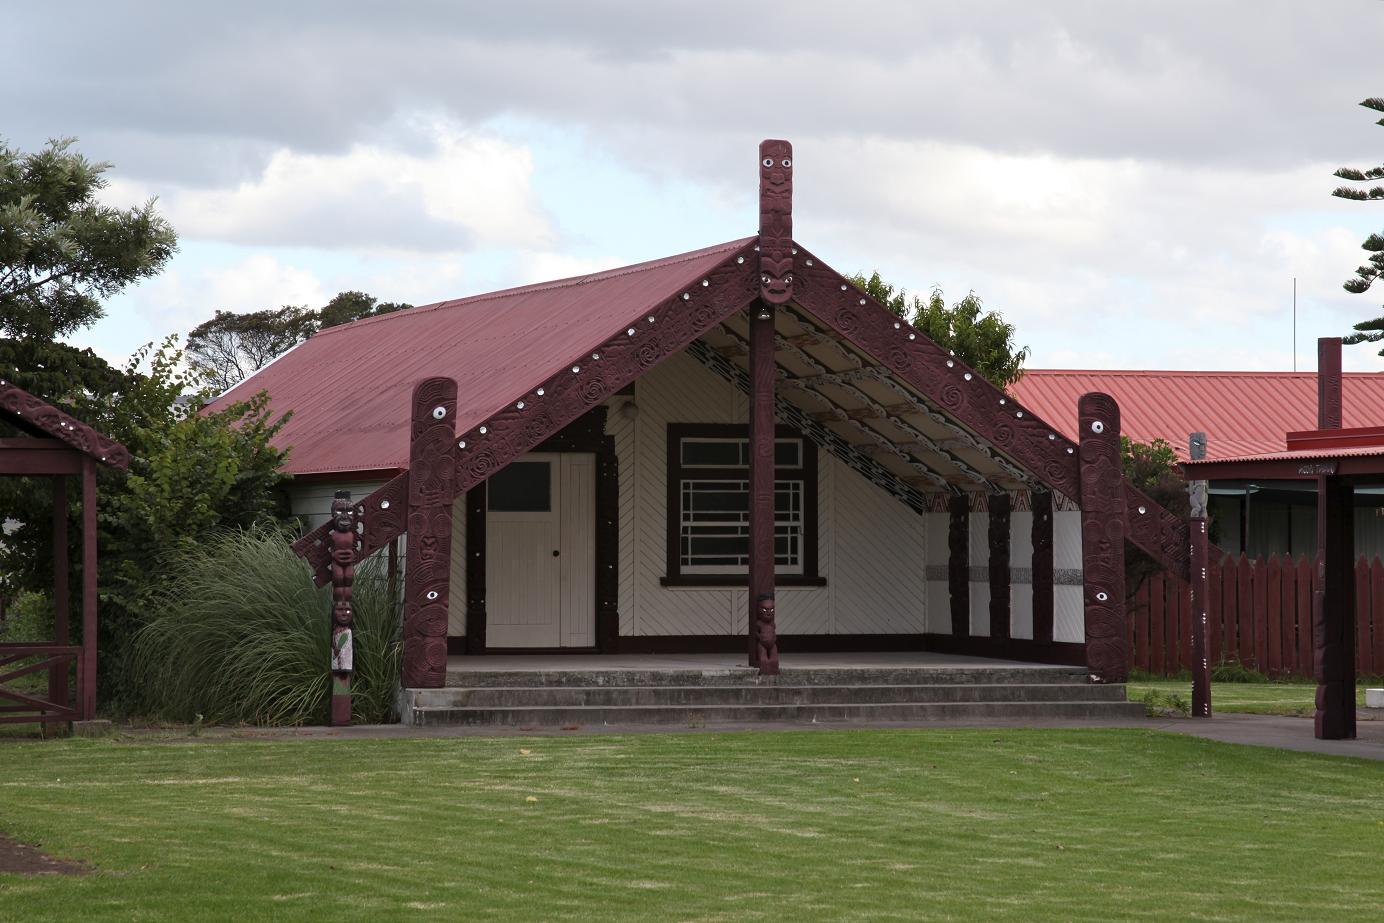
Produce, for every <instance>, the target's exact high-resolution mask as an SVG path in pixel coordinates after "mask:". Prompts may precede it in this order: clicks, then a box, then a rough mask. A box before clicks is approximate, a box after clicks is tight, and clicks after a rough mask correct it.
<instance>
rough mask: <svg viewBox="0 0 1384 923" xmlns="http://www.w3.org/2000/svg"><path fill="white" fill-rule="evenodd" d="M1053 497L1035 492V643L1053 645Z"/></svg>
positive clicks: (1049, 494) (1042, 492) (1047, 493)
mask: <svg viewBox="0 0 1384 923" xmlns="http://www.w3.org/2000/svg"><path fill="white" fill-rule="evenodd" d="M1052 532H1053V528H1052V494H1051V493H1049V492H1048V491H1046V490H1035V491H1034V492H1033V532H1032V536H1033V642H1034V643H1035V644H1051V643H1052V616H1053V603H1054V594H1053V544H1052Z"/></svg>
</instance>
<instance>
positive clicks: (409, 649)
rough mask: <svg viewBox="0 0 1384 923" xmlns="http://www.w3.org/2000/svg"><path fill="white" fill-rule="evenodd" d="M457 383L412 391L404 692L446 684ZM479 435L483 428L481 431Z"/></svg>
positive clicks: (435, 381) (444, 381)
mask: <svg viewBox="0 0 1384 923" xmlns="http://www.w3.org/2000/svg"><path fill="white" fill-rule="evenodd" d="M456 411H457V383H456V382H455V381H453V380H452V379H450V378H428V379H425V380H424V381H422V382H420V383H419V384H418V387H416V388H414V390H413V426H412V428H411V430H410V433H411V436H412V440H411V442H410V444H409V481H408V526H407V534H408V545H407V557H406V559H405V567H404V670H403V673H404V677H403V681H404V686H406V687H408V688H414V689H436V688H440V687H442V686H443V685H445V684H446V681H447V607H448V605H449V604H450V600H451V593H450V589H451V587H450V583H451V559H452V503H451V499H452V494H453V491H452V481H453V479H454V478H455V477H456V471H455V467H454V463H453V461H452V456H451V454H450V452H449V450H450V448H451V445H452V440H453V439H454V438H455V435H456V434H455V431H454V429H453V427H454V425H455V424H454V421H455V419H456ZM482 432H484V428H482Z"/></svg>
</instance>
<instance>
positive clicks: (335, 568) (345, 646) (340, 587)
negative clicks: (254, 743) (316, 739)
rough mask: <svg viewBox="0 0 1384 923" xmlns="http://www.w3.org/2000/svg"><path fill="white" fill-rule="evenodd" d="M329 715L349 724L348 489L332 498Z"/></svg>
mask: <svg viewBox="0 0 1384 923" xmlns="http://www.w3.org/2000/svg"><path fill="white" fill-rule="evenodd" d="M331 541H332V563H331V576H332V718H331V723H332V725H333V726H336V727H340V726H342V725H346V724H350V723H351V673H352V672H353V671H354V666H353V663H354V660H355V644H354V625H353V622H354V612H353V611H352V609H351V603H352V599H351V594H352V588H351V584H352V583H354V582H355V576H356V548H357V537H356V510H355V507H353V506H351V492H350V491H349V490H338V491H337V492H336V497H335V498H334V499H333V500H332V532H331Z"/></svg>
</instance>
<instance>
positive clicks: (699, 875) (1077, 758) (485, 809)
mask: <svg viewBox="0 0 1384 923" xmlns="http://www.w3.org/2000/svg"><path fill="white" fill-rule="evenodd" d="M0 830H3V831H5V832H7V833H9V834H10V835H12V836H14V837H16V838H18V839H20V840H23V841H26V842H30V843H35V844H38V845H40V846H42V847H43V848H45V849H46V850H48V851H49V852H51V853H54V854H56V855H59V856H62V857H67V858H78V859H83V860H86V861H88V862H90V863H92V865H93V866H94V869H95V871H94V873H93V874H91V875H88V876H85V877H41V878H20V877H17V876H4V875H0V919H4V920H21V919H22V920H26V921H28V920H73V919H81V920H84V921H85V920H97V919H110V920H131V919H138V920H179V921H186V920H199V919H218V920H224V919H235V920H260V919H294V920H299V919H321V920H332V921H339V920H382V919H388V920H393V919H420V920H425V919H426V920H433V919H458V920H460V919H465V920H631V921H634V920H638V921H651V920H688V921H691V920H699V921H709V920H793V921H800V920H891V919H892V920H918V919H967V920H970V919H974V920H1024V921H1031V920H1049V919H1062V920H1091V921H1106V920H1114V919H1150V918H1162V919H1188V918H1192V919H1216V920H1227V919H1246V920H1268V919H1280V920H1304V919H1368V918H1374V917H1376V916H1377V914H1378V912H1379V908H1380V907H1381V906H1384V878H1381V876H1380V875H1379V874H1378V872H1379V852H1378V849H1379V844H1380V843H1381V842H1384V763H1374V762H1366V761H1357V760H1348V759H1341V758H1331V757H1324V756H1316V755H1309V754H1300V753H1289V752H1282V751H1276V750H1270V749H1261V748H1250V747H1236V746H1231V745H1226V744H1218V743H1214V742H1211V741H1205V740H1199V739H1195V738H1191V737H1184V736H1181V735H1166V734H1159V733H1157V732H1153V731H1144V730H1128V729H1126V730H1079V731H1071V730H1060V731H1038V730H1035V731H1012V730H1003V731H997V730H919V731H906V730H886V731H818V732H810V731H803V732H786V733H785V732H777V733H775V732H747V733H734V734H645V735H631V736H608V737H607V736H583V737H569V738H515V737H504V738H446V739H413V740H381V741H362V740H353V741H330V740H325V741H323V740H319V741H271V742H235V741H222V742H209V741H198V742H192V743H148V742H145V743H128V742H108V741H80V740H79V741H57V742H37V743H8V744H4V745H0Z"/></svg>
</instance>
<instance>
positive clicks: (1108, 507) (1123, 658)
mask: <svg viewBox="0 0 1384 923" xmlns="http://www.w3.org/2000/svg"><path fill="white" fill-rule="evenodd" d="M1077 419H1078V428H1079V431H1080V443H1079V446H1078V449H1077V458H1078V463H1079V470H1080V477H1081V489H1080V493H1081V564H1082V583H1083V584H1084V592H1083V600H1084V603H1085V606H1084V608H1085V622H1086V671H1087V674H1088V675H1089V677H1090V679H1091V681H1092V682H1097V683H1122V682H1124V681H1125V680H1126V679H1127V678H1128V677H1129V641H1128V639H1127V634H1126V631H1125V579H1124V566H1125V560H1124V543H1125V531H1126V529H1125V498H1124V474H1123V473H1122V469H1121V463H1120V408H1119V405H1118V404H1116V403H1115V399H1114V398H1113V397H1111V396H1110V395H1108V394H1100V393H1097V392H1093V393H1090V394H1083V395H1082V396H1081V399H1080V401H1079V402H1078V403H1077Z"/></svg>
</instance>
